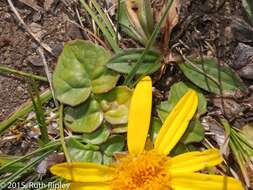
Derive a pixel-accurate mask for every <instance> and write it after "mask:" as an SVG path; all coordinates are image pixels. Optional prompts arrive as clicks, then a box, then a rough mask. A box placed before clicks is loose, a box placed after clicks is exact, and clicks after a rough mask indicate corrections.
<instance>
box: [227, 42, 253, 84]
mask: <svg viewBox="0 0 253 190" xmlns="http://www.w3.org/2000/svg"><path fill="white" fill-rule="evenodd" d="M234 55H235V58H234V60H233V61H232V63H231V64H230V66H231V67H232V68H233V69H235V70H236V71H237V73H238V74H239V75H240V77H242V78H245V79H253V47H251V46H248V45H246V44H243V43H239V44H238V46H237V47H236V50H235V53H234Z"/></svg>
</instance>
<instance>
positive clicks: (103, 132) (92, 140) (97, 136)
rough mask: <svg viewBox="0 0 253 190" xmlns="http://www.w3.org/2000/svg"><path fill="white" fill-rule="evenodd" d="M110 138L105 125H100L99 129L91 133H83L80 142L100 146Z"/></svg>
mask: <svg viewBox="0 0 253 190" xmlns="http://www.w3.org/2000/svg"><path fill="white" fill-rule="evenodd" d="M109 136H110V131H109V129H108V127H107V126H106V125H102V126H101V127H100V128H99V129H97V130H96V131H94V132H93V133H85V134H83V135H82V142H85V143H89V144H96V145H98V144H102V143H104V142H105V141H106V140H107V139H108V137H109Z"/></svg>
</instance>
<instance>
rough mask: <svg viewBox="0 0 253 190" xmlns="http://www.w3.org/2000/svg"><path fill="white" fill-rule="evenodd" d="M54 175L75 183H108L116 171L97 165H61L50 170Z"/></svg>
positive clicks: (75, 163) (76, 163)
mask: <svg viewBox="0 0 253 190" xmlns="http://www.w3.org/2000/svg"><path fill="white" fill-rule="evenodd" d="M50 171H51V173H52V174H54V175H57V176H60V177H63V178H65V179H67V180H71V181H73V182H106V181H109V180H111V179H112V178H113V174H114V169H113V168H111V167H108V166H102V165H98V164H95V163H85V162H73V163H61V164H57V165H54V166H52V167H51V168H50Z"/></svg>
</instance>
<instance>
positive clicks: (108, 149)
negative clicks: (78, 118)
mask: <svg viewBox="0 0 253 190" xmlns="http://www.w3.org/2000/svg"><path fill="white" fill-rule="evenodd" d="M124 146H125V138H124V137H123V136H121V135H115V136H111V137H110V138H109V139H108V140H107V141H106V142H105V143H104V144H102V145H101V150H102V151H103V152H104V153H105V154H106V155H107V156H113V154H114V152H120V151H122V150H123V148H124Z"/></svg>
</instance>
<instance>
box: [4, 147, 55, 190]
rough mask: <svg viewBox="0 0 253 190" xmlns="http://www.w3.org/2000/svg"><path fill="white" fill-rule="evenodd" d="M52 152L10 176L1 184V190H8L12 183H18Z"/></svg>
mask: <svg viewBox="0 0 253 190" xmlns="http://www.w3.org/2000/svg"><path fill="white" fill-rule="evenodd" d="M50 152H52V150H50V151H49V152H46V153H44V154H42V155H40V156H39V157H38V158H36V159H34V160H32V161H31V162H30V163H29V164H27V165H26V166H24V167H22V168H21V169H19V170H18V171H16V172H15V173H13V174H12V175H10V176H9V177H8V178H6V179H4V180H3V181H2V182H1V184H0V189H6V188H7V187H8V185H9V183H11V182H15V181H17V180H18V179H19V178H20V177H21V176H22V175H23V174H24V173H26V172H27V171H29V170H30V169H31V168H32V167H34V166H35V165H36V164H37V163H38V162H40V161H41V160H42V159H44V158H45V157H46V156H47V155H48V154H49V153H50Z"/></svg>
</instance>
